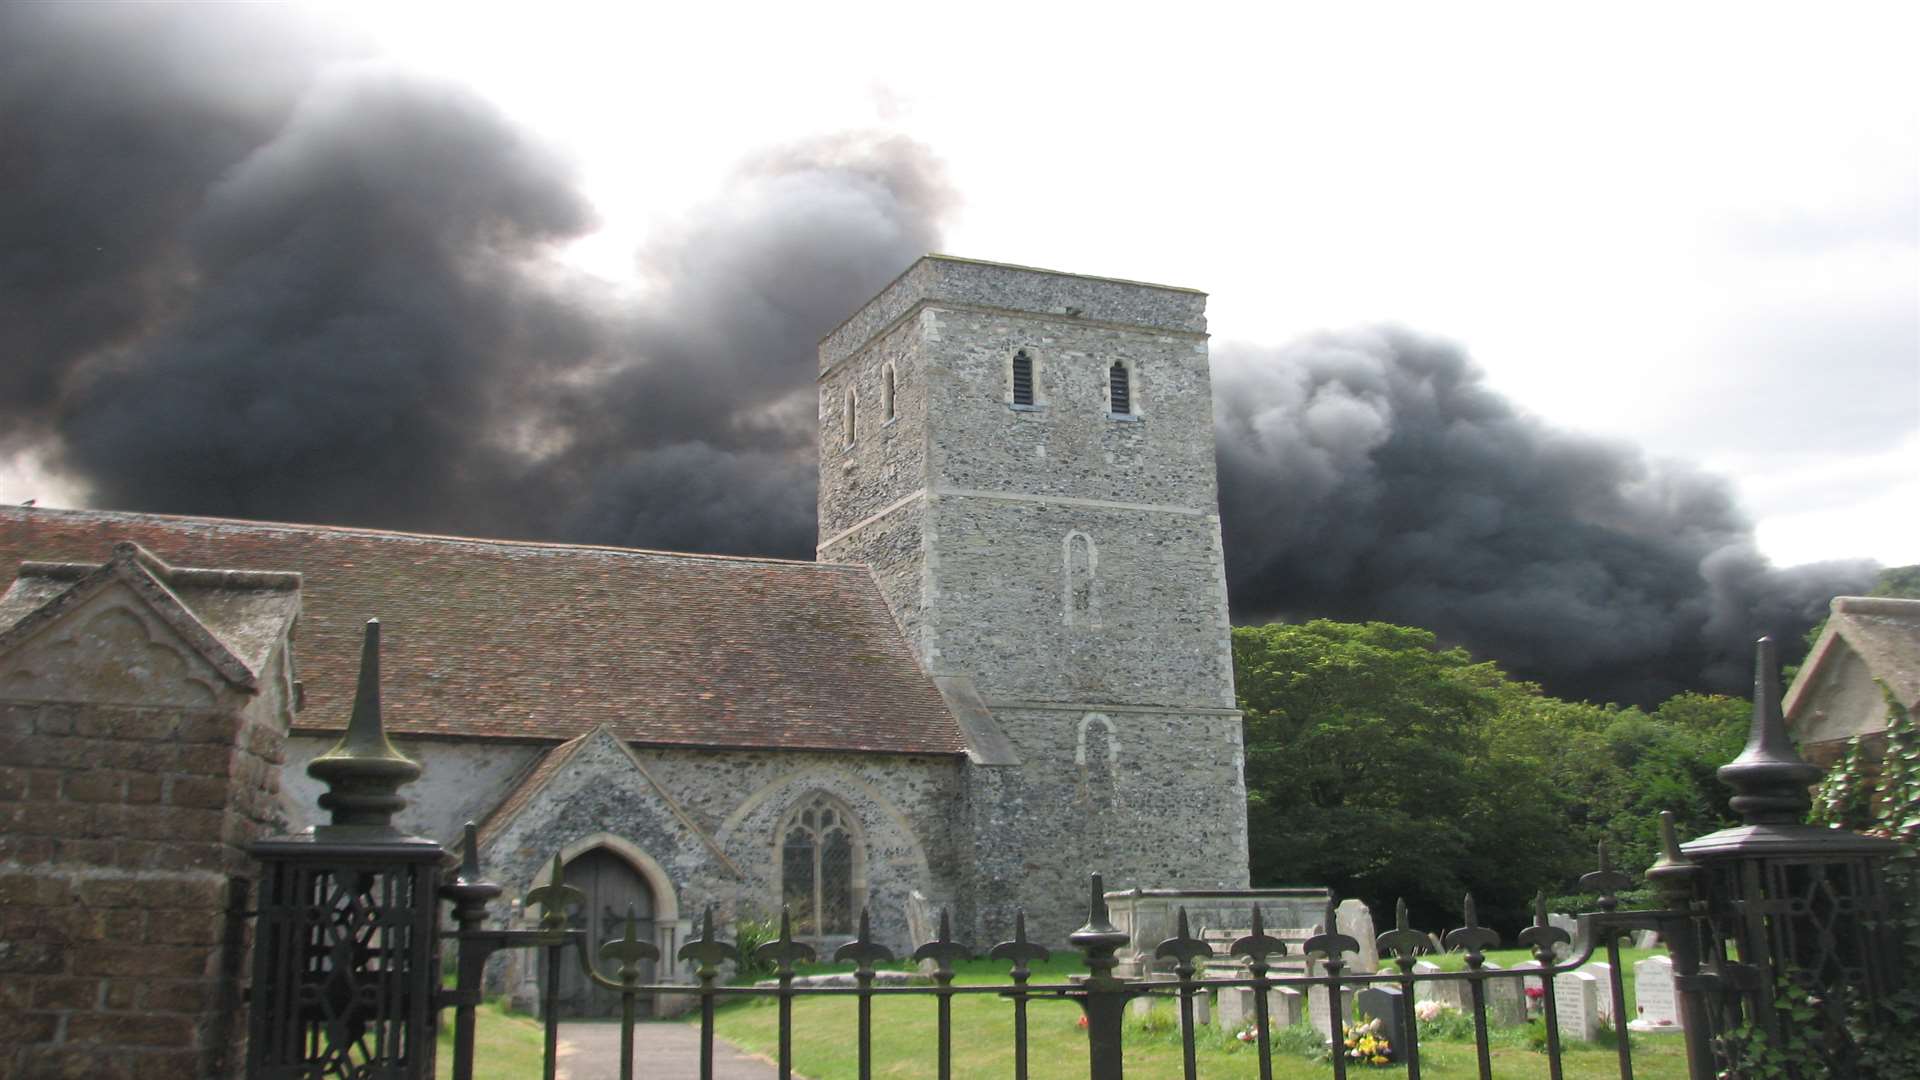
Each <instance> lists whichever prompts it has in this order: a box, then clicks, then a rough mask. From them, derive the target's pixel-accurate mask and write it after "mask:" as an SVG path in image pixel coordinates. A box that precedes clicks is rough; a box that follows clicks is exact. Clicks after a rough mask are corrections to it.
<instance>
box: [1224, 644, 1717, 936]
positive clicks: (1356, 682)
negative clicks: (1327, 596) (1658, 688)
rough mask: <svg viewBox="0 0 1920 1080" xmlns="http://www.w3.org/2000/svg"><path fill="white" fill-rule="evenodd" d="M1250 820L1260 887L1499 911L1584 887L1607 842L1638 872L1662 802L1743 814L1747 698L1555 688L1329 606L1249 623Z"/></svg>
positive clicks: (1447, 920) (1706, 812)
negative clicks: (1581, 698)
mask: <svg viewBox="0 0 1920 1080" xmlns="http://www.w3.org/2000/svg"><path fill="white" fill-rule="evenodd" d="M1233 646H1234V670H1235V678H1236V679H1237V681H1238V686H1239V692H1240V703H1241V708H1242V710H1243V711H1244V713H1245V714H1246V752H1247V789H1248V802H1249V805H1248V825H1249V828H1250V830H1251V848H1252V872H1253V878H1254V881H1255V882H1256V883H1260V884H1276V885H1277V884H1319V885H1327V886H1329V887H1331V888H1333V889H1334V890H1335V891H1336V892H1338V893H1339V894H1340V895H1342V896H1359V897H1360V898H1361V899H1363V900H1365V901H1366V902H1367V903H1368V904H1369V905H1370V906H1372V907H1373V908H1374V910H1375V911H1382V912H1384V911H1390V910H1392V904H1393V902H1394V901H1395V900H1396V899H1402V898H1404V899H1405V900H1406V901H1407V903H1408V905H1409V907H1410V908H1412V909H1413V913H1414V915H1415V917H1416V918H1417V919H1418V920H1419V921H1421V923H1422V925H1426V926H1441V925H1447V926H1451V925H1457V922H1456V921H1455V920H1457V919H1458V917H1459V914H1460V900H1461V897H1462V895H1463V894H1464V893H1466V892H1468V891H1471V892H1472V893H1473V894H1474V896H1475V898H1476V900H1478V901H1479V903H1480V908H1481V911H1482V913H1483V915H1484V916H1486V917H1488V918H1491V919H1493V920H1496V925H1499V924H1505V925H1508V926H1511V925H1514V924H1517V923H1519V922H1521V921H1524V920H1525V919H1526V918H1527V910H1528V908H1527V905H1528V903H1529V900H1530V898H1531V897H1532V896H1533V894H1534V892H1535V890H1537V889H1542V888H1544V889H1546V890H1547V891H1548V892H1558V891H1564V890H1567V889H1569V888H1570V887H1571V886H1572V884H1573V882H1574V881H1575V879H1577V877H1578V875H1579V874H1580V873H1581V872H1583V871H1585V870H1589V869H1592V868H1593V852H1594V845H1595V844H1596V843H1597V842H1598V841H1600V840H1602V839H1605V840H1607V841H1608V843H1609V845H1610V847H1611V848H1612V850H1613V851H1614V852H1615V853H1616V855H1617V858H1616V860H1615V862H1616V865H1618V866H1620V867H1621V868H1622V869H1626V870H1628V871H1629V872H1637V871H1639V870H1642V869H1644V868H1645V867H1646V866H1647V865H1649V864H1650V863H1651V862H1652V861H1653V859H1654V857H1655V855H1656V853H1657V848H1656V845H1657V836H1658V834H1657V823H1658V819H1659V813H1660V811H1662V810H1673V811H1675V812H1676V813H1677V814H1679V815H1680V818H1681V824H1682V826H1683V829H1685V830H1687V831H1688V832H1690V833H1699V832H1706V831H1710V830H1711V829H1713V828H1717V827H1719V825H1720V824H1722V823H1724V822H1726V821H1727V820H1729V819H1728V818H1727V816H1726V813H1727V811H1726V801H1725V797H1724V792H1723V789H1722V788H1721V787H1720V785H1719V783H1718V781H1716V780H1715V779H1714V777H1713V770H1714V769H1715V768H1717V767H1718V766H1719V765H1721V764H1724V763H1725V762H1726V761H1728V760H1730V759H1731V758H1732V757H1733V756H1734V754H1736V753H1737V752H1738V750H1739V747H1740V740H1741V737H1742V735H1743V734H1744V732H1745V729H1746V716H1747V712H1748V706H1747V705H1746V703H1745V702H1741V701H1738V700H1736V699H1730V698H1722V697H1713V696H1708V695H1701V694H1684V695H1681V696H1679V697H1676V698H1673V699H1671V700H1669V701H1668V702H1667V703H1665V704H1664V705H1662V706H1661V707H1660V708H1658V709H1656V710H1654V711H1653V712H1652V713H1644V712H1641V711H1640V710H1637V709H1621V708H1618V707H1615V706H1597V705H1588V704H1583V703H1576V702H1566V701H1559V700H1556V699H1553V698H1550V697H1546V696H1545V695H1543V694H1542V693H1541V692H1540V689H1539V688H1538V687H1537V686H1535V685H1533V684H1531V683H1526V682H1519V681H1515V680H1513V679H1510V678H1508V677H1507V676H1506V674H1505V673H1503V672H1502V671H1501V670H1500V669H1499V668H1498V667H1496V666H1495V665H1493V664H1492V663H1488V662H1484V661H1476V660H1474V658H1473V657H1472V656H1470V655H1468V654H1467V653H1466V652H1465V651H1463V650H1460V649H1441V648H1439V647H1437V643H1436V641H1435V638H1434V635H1433V634H1432V633H1430V632H1428V631H1426V630H1421V629H1416V628H1412V627H1405V626H1394V625H1391V624H1388V623H1378V622H1372V623H1341V622H1334V621H1330V620H1325V619H1319V620H1314V621H1312V622H1305V623H1298V624H1273V625H1268V626H1254V627H1240V628H1237V629H1236V630H1235V631H1234V638H1233Z"/></svg>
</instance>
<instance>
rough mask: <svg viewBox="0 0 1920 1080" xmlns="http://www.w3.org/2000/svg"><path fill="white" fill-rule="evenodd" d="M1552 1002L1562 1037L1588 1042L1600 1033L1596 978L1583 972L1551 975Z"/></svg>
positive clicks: (1597, 983) (1597, 980)
mask: <svg viewBox="0 0 1920 1080" xmlns="http://www.w3.org/2000/svg"><path fill="white" fill-rule="evenodd" d="M1553 999H1554V1001H1553V1003H1554V1008H1555V1015H1556V1016H1557V1017H1558V1018H1559V1020H1560V1037H1561V1038H1562V1039H1579V1040H1580V1041H1582V1042H1592V1041H1593V1040H1595V1039H1596V1038H1599V1036H1600V980H1599V979H1596V978H1594V976H1593V975H1592V974H1591V973H1590V972H1586V971H1563V972H1561V973H1560V974H1558V975H1555V976H1554V977H1553Z"/></svg>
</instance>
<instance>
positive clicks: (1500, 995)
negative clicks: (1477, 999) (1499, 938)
mask: <svg viewBox="0 0 1920 1080" xmlns="http://www.w3.org/2000/svg"><path fill="white" fill-rule="evenodd" d="M1481 970H1483V971H1489V972H1493V971H1503V970H1505V969H1504V968H1502V967H1501V966H1500V965H1499V964H1496V963H1493V962H1492V961H1488V962H1487V963H1486V964H1483V965H1482V966H1481ZM1467 1001H1468V1005H1467V1007H1468V1008H1469V1009H1471V1008H1472V1007H1473V1005H1472V1001H1473V999H1472V998H1468V999H1467ZM1526 1022H1527V996H1526V994H1525V993H1524V992H1522V991H1521V989H1520V980H1519V979H1488V980H1487V1023H1488V1024H1491V1025H1493V1026H1494V1027H1514V1026H1517V1025H1519V1024H1524V1023H1526Z"/></svg>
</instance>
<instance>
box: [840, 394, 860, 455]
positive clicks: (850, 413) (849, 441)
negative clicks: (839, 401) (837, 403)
mask: <svg viewBox="0 0 1920 1080" xmlns="http://www.w3.org/2000/svg"><path fill="white" fill-rule="evenodd" d="M859 404H860V402H859V399H858V398H856V397H855V396H854V393H853V391H851V390H849V391H847V415H846V422H847V430H846V442H845V443H844V444H843V445H846V446H852V445H853V432H854V412H855V410H856V409H857V408H858V407H859Z"/></svg>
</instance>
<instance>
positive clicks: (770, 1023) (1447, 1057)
mask: <svg viewBox="0 0 1920 1080" xmlns="http://www.w3.org/2000/svg"><path fill="white" fill-rule="evenodd" d="M1663 952H1664V951H1663V950H1659V949H1634V950H1623V960H1625V962H1627V963H1628V964H1629V965H1631V964H1632V963H1633V962H1634V961H1635V960H1643V959H1646V958H1648V957H1652V956H1655V955H1660V954H1663ZM1489 956H1490V958H1491V959H1492V962H1494V963H1499V964H1502V965H1505V966H1513V965H1516V964H1518V963H1520V962H1522V961H1523V960H1524V959H1525V958H1526V953H1525V952H1524V951H1522V950H1510V951H1502V952H1496V953H1491V954H1489ZM1628 957H1631V958H1632V959H1627V958H1628ZM1436 959H1438V960H1439V961H1440V962H1441V966H1442V967H1443V968H1446V969H1450V970H1451V969H1457V968H1459V967H1461V966H1463V965H1462V964H1461V961H1460V958H1459V957H1458V956H1448V955H1444V954H1443V955H1441V956H1439V957H1437V958H1436ZM807 970H808V971H810V972H816V973H817V972H826V971H848V970H851V966H850V965H838V966H835V965H818V966H814V967H809V968H808V969H807ZM959 970H960V974H959V975H958V977H957V979H956V982H958V983H967V984H975V985H978V984H989V983H997V982H1005V981H1006V972H1005V969H1004V965H1001V964H996V963H989V962H984V961H981V962H970V963H967V964H962V965H959ZM1083 973H1084V968H1082V967H1080V966H1079V964H1078V962H1077V960H1076V959H1074V958H1068V959H1066V960H1064V961H1061V960H1055V961H1050V962H1048V964H1046V965H1042V966H1040V967H1037V968H1036V974H1035V978H1036V980H1044V981H1048V982H1056V981H1066V980H1068V979H1070V978H1071V977H1072V976H1073V975H1075V974H1083ZM1220 996H1225V995H1217V996H1216V999H1215V1001H1214V1002H1213V1004H1212V1005H1211V1006H1210V1008H1209V1010H1208V1011H1209V1012H1210V1013H1211V1014H1212V1015H1210V1016H1209V1017H1208V1023H1206V1024H1204V1025H1197V1027H1198V1030H1197V1031H1196V1040H1195V1042H1196V1053H1197V1055H1198V1057H1199V1061H1200V1072H1201V1075H1203V1076H1207V1077H1238V1076H1247V1077H1251V1076H1256V1075H1258V1066H1257V1056H1256V1051H1255V1050H1254V1048H1253V1045H1252V1044H1251V1043H1248V1042H1243V1041H1241V1040H1240V1039H1238V1038H1237V1037H1236V1036H1237V1035H1238V1034H1239V1033H1240V1032H1241V1031H1244V1030H1245V1029H1246V1026H1247V1023H1248V1021H1244V1020H1234V1021H1231V1022H1226V1021H1225V1020H1224V1017H1223V1015H1222V1014H1223V1013H1228V1012H1229V1011H1230V1008H1231V1007H1229V1009H1228V1010H1223V1009H1221V1008H1220V1007H1219V1005H1218V998H1219V997H1220ZM1631 1000H1632V998H1631V996H1630V997H1629V1001H1631ZM1031 1010H1032V1011H1031V1013H1030V1015H1029V1021H1028V1022H1029V1029H1028V1031H1029V1039H1030V1040H1031V1042H1030V1051H1029V1064H1030V1069H1031V1075H1032V1076H1033V1077H1034V1080H1068V1078H1071V1080H1081V1078H1083V1077H1085V1076H1086V1075H1087V1040H1086V1036H1085V1033H1084V1031H1083V1030H1082V1029H1081V1028H1080V1027H1079V1026H1078V1024H1077V1021H1078V1017H1079V1015H1080V1009H1079V1007H1078V1006H1077V1005H1075V1004H1073V1003H1072V1002H1067V1001H1060V1002H1039V1001H1036V1002H1034V1003H1033V1004H1032V1006H1031ZM1308 1012H1309V1010H1302V1011H1301V1012H1300V1014H1299V1015H1300V1022H1299V1023H1298V1024H1296V1025H1294V1026H1293V1027H1291V1028H1288V1029H1284V1030H1282V1029H1280V1028H1279V1026H1278V1025H1277V1024H1276V1033H1275V1037H1274V1052H1273V1070H1274V1076H1276V1077H1281V1078H1296V1077H1297V1078H1302V1080H1305V1078H1315V1080H1320V1078H1324V1077H1326V1076H1328V1075H1330V1074H1329V1071H1328V1066H1327V1063H1326V1062H1325V1061H1324V1059H1322V1058H1320V1057H1319V1056H1318V1055H1317V1054H1316V1053H1315V1050H1316V1048H1317V1047H1319V1046H1320V1045H1321V1044H1322V1042H1323V1037H1322V1035H1321V1032H1320V1031H1319V1030H1317V1029H1316V1028H1314V1027H1313V1026H1312V1025H1311V1024H1310V1023H1309V1019H1310V1018H1309V1015H1308ZM775 1014H776V1009H775V1007H774V1003H773V1002H772V1001H770V1000H765V999H756V1000H754V1001H751V1002H747V1003H743V1004H740V1005H733V1006H727V1007H724V1008H723V1009H722V1010H721V1013H720V1021H719V1027H718V1032H719V1034H720V1035H721V1037H723V1038H725V1039H727V1040H729V1041H731V1042H733V1043H734V1044H736V1045H738V1046H741V1047H743V1048H746V1049H749V1050H755V1051H758V1052H760V1053H763V1054H768V1055H769V1056H771V1054H772V1052H773V1050H774V1047H775V1039H776V1037H775V1029H774V1023H775ZM1460 1019H1461V1017H1460V1015H1459V1014H1454V1016H1453V1017H1451V1018H1447V1017H1443V1018H1442V1019H1440V1020H1439V1021H1438V1022H1436V1023H1426V1024H1422V1026H1421V1029H1420V1040H1421V1041H1420V1062H1421V1074H1422V1075H1423V1076H1430V1077H1436V1078H1448V1077H1469V1076H1473V1075H1475V1059H1474V1048H1473V1034H1472V1031H1473V1029H1472V1024H1471V1022H1470V1021H1468V1022H1466V1023H1460V1022H1459V1020H1460ZM1564 1022H1565V1021H1564V1020H1563V1023H1564ZM954 1026H955V1028H956V1029H957V1030H960V1031H964V1032H966V1037H965V1038H964V1039H962V1040H959V1041H958V1042H957V1043H956V1046H955V1057H954V1074H955V1075H957V1076H1005V1075H1011V1073H1012V1065H1011V1062H1012V1046H1013V1037H1012V1020H1011V1017H1010V1015H1009V1010H1008V1009H1007V1008H1006V1004H1005V1002H1003V1001H1001V1000H999V999H997V998H994V997H991V996H984V997H967V998H957V999H955V1002H954ZM794 1030H795V1038H794V1054H795V1071H796V1072H797V1073H798V1074H800V1075H803V1076H806V1077H809V1078H812V1080H836V1078H841V1077H847V1078H851V1077H854V1076H857V1075H858V1074H857V1072H856V1066H855V1061H854V1057H853V1045H852V1038H851V1034H852V1032H853V1030H854V1002H853V1000H852V999H851V998H808V999H804V1000H800V1001H797V1002H795V1005H794ZM1540 1031H1541V1024H1540V1023H1539V1022H1538V1021H1535V1022H1532V1023H1527V1022H1525V1021H1521V1022H1519V1023H1517V1024H1512V1025H1506V1026H1496V1027H1494V1028H1493V1030H1492V1033H1491V1042H1492V1044H1493V1049H1492V1055H1493V1060H1494V1069H1495V1075H1496V1076H1534V1075H1545V1073H1544V1070H1545V1067H1546V1065H1545V1060H1546V1059H1545V1058H1544V1056H1542V1054H1540V1053H1539V1051H1538V1050H1537V1049H1536V1048H1535V1043H1536V1042H1537V1041H1538V1039H1539V1038H1540V1034H1539V1033H1540ZM933 1037H934V1013H933V1008H932V1005H931V1003H930V1002H928V1001H927V1000H925V999H923V998H916V999H901V1000H892V1001H889V1000H885V999H882V1000H879V1001H876V1002H875V1003H874V1070H873V1071H874V1075H876V1076H903V1075H919V1074H920V1071H922V1070H924V1069H925V1067H926V1054H927V1047H928V1045H930V1043H931V1041H932V1039H933ZM1125 1046H1126V1053H1127V1065H1128V1071H1129V1074H1131V1075H1138V1076H1149V1077H1152V1076H1173V1075H1178V1074H1179V1071H1180V1067H1181V1044H1180V1028H1179V1021H1178V1019H1177V1016H1176V1011H1175V1009H1174V1008H1173V1004H1172V1003H1171V1002H1170V1001H1167V1000H1164V999H1163V1000H1157V1001H1155V1002H1154V1003H1153V1007H1152V1009H1151V1010H1150V1011H1149V1012H1147V1013H1146V1015H1141V1014H1140V1013H1139V1012H1137V1011H1134V1010H1132V1009H1130V1010H1129V1015H1128V1019H1127V1026H1126V1029H1125ZM1563 1062H1564V1065H1565V1069H1566V1076H1568V1077H1570V1078H1575V1077H1596V1078H1597V1077H1617V1076H1618V1075H1619V1073H1618V1063H1617V1059H1616V1056H1615V1051H1614V1049H1613V1044H1612V1042H1611V1039H1610V1038H1609V1037H1606V1036H1601V1037H1599V1038H1597V1039H1595V1040H1594V1041H1590V1042H1585V1043H1569V1044H1568V1046H1567V1049H1566V1051H1565V1053H1564V1055H1563ZM889 1066H891V1068H890V1067H889ZM1364 1071H1368V1072H1373V1071H1378V1072H1380V1073H1383V1074H1399V1075H1404V1072H1405V1069H1404V1066H1400V1065H1396V1066H1394V1067H1391V1068H1388V1069H1380V1070H1364ZM1634 1075H1635V1076H1636V1077H1646V1078H1652V1080H1679V1078H1682V1077H1685V1076H1686V1075H1687V1069H1686V1062H1685V1060H1684V1057H1683V1054H1682V1047H1681V1040H1680V1039H1679V1038H1677V1037H1664V1036H1637V1037H1635V1040H1634Z"/></svg>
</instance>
